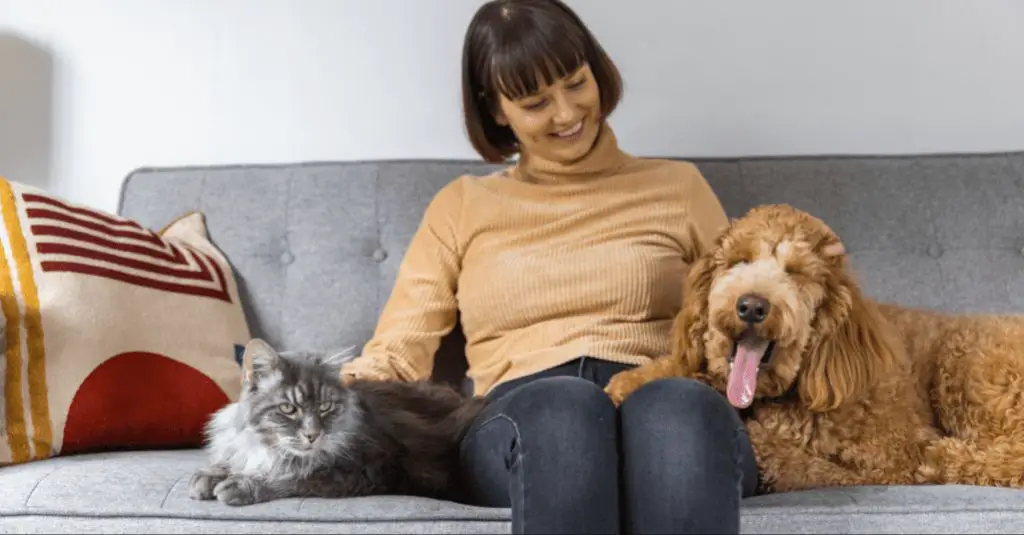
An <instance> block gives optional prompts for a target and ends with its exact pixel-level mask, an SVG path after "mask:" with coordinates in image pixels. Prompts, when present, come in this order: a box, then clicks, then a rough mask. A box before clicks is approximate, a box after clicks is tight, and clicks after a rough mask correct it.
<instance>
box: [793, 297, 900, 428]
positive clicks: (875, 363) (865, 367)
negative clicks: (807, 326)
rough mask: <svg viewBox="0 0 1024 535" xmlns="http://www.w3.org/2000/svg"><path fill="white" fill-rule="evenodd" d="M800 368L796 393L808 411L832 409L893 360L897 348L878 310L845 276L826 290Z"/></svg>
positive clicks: (874, 379) (865, 386)
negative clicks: (827, 295)
mask: <svg viewBox="0 0 1024 535" xmlns="http://www.w3.org/2000/svg"><path fill="white" fill-rule="evenodd" d="M829 292H830V293H831V294H832V297H831V298H830V300H829V302H828V303H826V304H825V305H824V306H822V308H821V309H820V310H819V312H818V316H817V319H816V321H815V323H816V325H815V327H814V331H815V332H817V333H819V336H820V338H819V339H818V341H817V343H816V344H811V345H810V347H809V348H808V351H810V353H809V359H808V360H807V362H806V363H805V365H804V366H803V368H802V369H801V371H800V381H799V382H800V387H799V391H800V398H801V400H802V401H803V402H804V403H805V404H806V405H807V407H808V408H809V409H810V410H812V411H828V410H833V409H836V408H838V407H840V406H842V405H844V404H845V403H847V402H851V401H855V400H857V399H858V398H859V397H860V396H861V395H862V394H863V393H864V392H865V391H867V389H869V388H871V387H872V386H873V385H874V384H875V383H876V382H878V381H879V379H881V378H883V377H885V376H886V375H888V374H889V373H890V370H892V368H893V367H894V366H895V365H896V363H897V362H898V357H899V352H900V351H902V347H901V346H900V345H899V341H898V340H897V339H896V337H895V335H894V333H893V332H892V331H891V330H890V329H889V328H888V326H887V324H886V322H885V319H884V318H883V317H882V315H881V312H880V311H879V310H878V308H877V307H876V306H875V305H874V304H873V303H870V302H868V300H867V299H865V297H864V295H862V293H861V291H860V289H859V288H858V287H857V286H856V284H855V283H854V282H853V281H852V280H850V279H848V278H847V279H846V280H845V281H844V282H843V283H840V284H837V285H836V286H834V287H833V288H832V289H830V290H829Z"/></svg>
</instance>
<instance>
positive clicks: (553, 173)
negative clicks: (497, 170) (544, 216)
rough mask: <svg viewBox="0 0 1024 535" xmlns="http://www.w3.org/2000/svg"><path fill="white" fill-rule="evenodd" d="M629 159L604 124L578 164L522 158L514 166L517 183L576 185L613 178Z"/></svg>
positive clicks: (534, 157)
mask: <svg viewBox="0 0 1024 535" xmlns="http://www.w3.org/2000/svg"><path fill="white" fill-rule="evenodd" d="M628 159H629V155H628V154H626V153H624V152H622V151H621V150H620V149H619V145H618V141H617V140H616V139H615V133H614V132H612V129H611V127H609V126H608V124H607V123H604V124H602V125H601V131H600V133H599V134H598V136H597V139H596V140H595V141H594V146H593V147H591V149H590V151H588V152H587V154H586V156H584V157H582V158H580V159H579V160H576V161H573V162H557V161H553V160H547V159H545V158H542V157H538V156H536V155H533V154H523V155H522V156H521V157H520V158H519V162H518V163H517V164H516V168H515V171H516V174H517V175H518V178H519V179H520V180H524V181H527V182H535V183H564V182H579V181H581V180H589V179H592V178H599V177H602V176H606V175H609V174H613V173H615V172H616V171H617V170H618V169H619V168H620V167H621V166H622V165H623V164H624V163H626V161H627V160H628Z"/></svg>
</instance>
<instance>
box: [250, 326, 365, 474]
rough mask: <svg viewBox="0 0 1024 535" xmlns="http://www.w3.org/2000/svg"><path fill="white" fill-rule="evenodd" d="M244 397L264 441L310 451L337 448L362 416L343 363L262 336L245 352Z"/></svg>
mask: <svg viewBox="0 0 1024 535" xmlns="http://www.w3.org/2000/svg"><path fill="white" fill-rule="evenodd" d="M242 390H243V392H242V397H241V400H240V401H241V403H242V404H243V405H245V408H246V413H247V417H248V424H249V425H250V426H251V428H252V429H253V430H254V431H255V432H256V433H257V435H259V437H260V439H261V440H262V441H263V442H264V444H266V445H268V446H270V447H273V448H276V449H278V450H279V451H281V452H283V453H286V454H290V455H295V456H300V457H305V456H310V455H316V454H319V453H329V452H332V451H337V450H338V449H339V447H341V446H343V445H344V443H345V441H346V440H347V439H348V438H350V437H351V436H352V434H353V433H354V432H355V430H356V426H357V425H358V422H359V415H358V410H359V409H358V407H357V406H356V405H355V403H354V398H353V396H352V395H351V393H350V392H349V391H348V390H346V389H345V387H344V386H343V385H342V384H341V381H340V377H339V374H338V367H337V366H336V365H334V364H333V363H331V362H330V361H329V360H324V359H320V358H318V357H315V356H305V355H282V354H279V353H277V352H276V351H274V350H273V349H272V348H271V347H270V346H269V345H267V344H266V343H265V342H262V341H260V340H254V341H253V342H250V343H249V344H248V346H247V347H246V354H245V358H244V383H243V388H242Z"/></svg>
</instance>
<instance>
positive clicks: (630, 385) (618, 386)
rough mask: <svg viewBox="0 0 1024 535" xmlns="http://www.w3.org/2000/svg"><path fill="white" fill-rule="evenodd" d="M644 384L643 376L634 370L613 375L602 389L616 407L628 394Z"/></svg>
mask: <svg viewBox="0 0 1024 535" xmlns="http://www.w3.org/2000/svg"><path fill="white" fill-rule="evenodd" d="M644 382H646V381H645V379H644V376H643V375H642V374H640V373H638V371H637V370H636V369H632V370H626V371H622V372H619V373H617V374H615V375H613V376H612V378H611V380H610V381H608V385H607V386H605V387H604V392H605V394H608V397H610V398H612V403H614V404H615V406H616V407H618V406H619V405H622V402H623V401H625V400H626V398H628V397H629V395H630V394H632V393H633V392H635V391H636V390H637V389H639V388H640V387H641V386H643V384H644Z"/></svg>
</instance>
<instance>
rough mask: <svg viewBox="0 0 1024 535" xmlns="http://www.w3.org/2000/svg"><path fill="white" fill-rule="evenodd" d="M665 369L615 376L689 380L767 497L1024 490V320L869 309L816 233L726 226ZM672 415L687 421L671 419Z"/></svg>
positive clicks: (838, 252) (768, 222)
mask: <svg viewBox="0 0 1024 535" xmlns="http://www.w3.org/2000/svg"><path fill="white" fill-rule="evenodd" d="M673 329H674V334H673V336H674V349H673V351H672V353H671V354H670V355H667V356H664V357H661V358H658V359H655V360H653V361H651V362H650V363H649V364H647V365H644V366H641V367H638V368H635V369H632V370H628V371H625V372H622V373H620V374H618V375H616V376H614V377H613V378H612V380H611V382H609V384H608V386H607V388H606V392H607V393H608V394H609V395H610V396H611V397H612V399H613V400H614V401H615V402H616V403H621V402H622V400H623V399H625V398H626V397H627V396H628V395H629V394H630V393H631V392H633V391H635V390H636V389H637V388H639V387H640V386H642V385H643V384H645V383H647V382H649V381H653V380H656V379H659V378H664V377H679V376H681V377H691V378H695V379H698V380H701V381H704V382H706V383H708V384H710V385H711V386H712V387H714V388H715V389H717V390H718V391H720V392H723V393H724V394H725V396H726V397H727V398H728V400H729V402H730V403H731V404H732V405H733V406H735V407H737V408H738V409H741V410H742V411H743V413H744V416H745V421H746V424H747V429H748V431H749V435H750V439H751V442H752V444H753V447H754V450H755V452H756V457H757V462H758V466H759V469H760V471H761V476H762V480H763V487H764V490H765V491H768V492H772V491H774V492H780V491H792V490H800V489H806V488H813V487H823V486H842V485H868V484H879V485H899V484H942V483H962V484H974V485H992V486H1006V487H1017V488H1020V487H1022V486H1024V317H1020V316H1018V317H1014V316H995V315H984V316H983V315H952V314H940V313H937V312H931V311H927V310H919V309H911V308H906V307H901V306H898V305H895V304H885V303H878V302H875V301H873V300H871V299H869V298H867V297H865V295H864V294H863V293H862V291H861V289H860V288H859V287H858V285H857V282H856V280H855V278H854V276H853V274H852V271H851V269H850V267H849V261H848V257H847V255H846V252H845V249H844V247H843V244H842V242H841V240H840V239H839V237H838V236H837V235H836V234H835V233H834V232H833V231H832V230H831V229H830V228H829V227H828V226H826V225H825V223H824V222H822V221H821V220H819V219H817V218H815V217H813V216H811V215H809V214H807V213H805V212H802V211H799V210H796V209H794V208H792V207H790V206H786V205H766V206H761V207H758V208H755V209H753V210H751V211H750V212H749V213H748V214H747V215H746V216H745V217H743V218H740V219H738V220H734V221H733V222H732V223H731V225H730V228H729V229H728V230H727V231H726V232H725V233H724V234H723V235H722V236H721V237H720V239H719V240H718V241H717V242H716V244H715V246H714V248H713V249H712V250H710V251H708V253H707V254H705V255H704V256H703V257H701V258H700V259H699V260H698V261H696V262H695V263H694V264H693V266H691V269H690V271H689V274H688V276H687V280H686V282H685V294H684V296H683V307H682V309H681V311H680V313H679V315H678V316H677V317H676V321H675V325H674V327H673ZM679 410H687V408H686V407H680V408H679Z"/></svg>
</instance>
